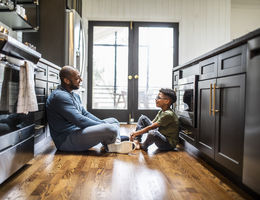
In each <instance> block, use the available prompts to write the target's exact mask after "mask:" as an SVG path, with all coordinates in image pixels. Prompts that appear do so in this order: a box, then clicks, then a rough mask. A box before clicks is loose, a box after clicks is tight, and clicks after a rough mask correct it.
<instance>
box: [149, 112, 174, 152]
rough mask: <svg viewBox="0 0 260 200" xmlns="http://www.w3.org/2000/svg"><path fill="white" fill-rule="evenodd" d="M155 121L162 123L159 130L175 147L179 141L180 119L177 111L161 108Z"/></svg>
mask: <svg viewBox="0 0 260 200" xmlns="http://www.w3.org/2000/svg"><path fill="white" fill-rule="evenodd" d="M153 122H157V123H158V124H159V125H160V127H159V132H160V133H161V134H163V135H164V136H165V137H166V138H167V139H168V141H169V143H170V144H171V145H172V147H173V148H175V147H176V145H177V143H178V142H179V119H178V116H177V115H176V113H175V112H174V111H173V110H172V109H168V110H166V111H163V110H160V111H159V112H158V114H157V115H156V117H155V118H154V120H153Z"/></svg>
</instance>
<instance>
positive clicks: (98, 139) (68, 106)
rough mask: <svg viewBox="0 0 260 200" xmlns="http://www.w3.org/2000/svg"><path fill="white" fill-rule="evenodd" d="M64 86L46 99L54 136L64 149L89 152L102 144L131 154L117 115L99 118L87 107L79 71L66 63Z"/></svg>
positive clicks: (108, 149) (113, 150)
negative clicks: (81, 91) (81, 93)
mask: <svg viewBox="0 0 260 200" xmlns="http://www.w3.org/2000/svg"><path fill="white" fill-rule="evenodd" d="M59 75H60V80H61V85H59V86H58V88H57V89H56V90H54V91H53V92H52V93H51V95H50V96H49V97H48V99H47V103H46V111H47V119H48V123H49V126H50V133H51V137H52V139H53V141H54V143H55V145H56V147H57V149H59V150H61V151H86V150H88V149H89V148H91V147H93V146H95V145H97V144H99V143H102V144H103V145H104V147H105V149H106V150H107V151H108V152H117V153H129V152H130V151H132V150H133V147H134V145H133V143H132V142H130V141H124V142H120V133H119V122H118V121H117V120H116V119H115V118H107V119H104V120H101V119H99V118H98V117H96V116H94V115H93V114H91V113H89V112H88V111H86V110H85V108H84V107H83V106H82V104H81V100H80V97H79V95H78V94H76V93H74V92H73V90H77V89H79V86H80V82H81V81H82V79H81V77H80V74H79V72H78V71H77V70H76V69H75V68H73V67H71V66H64V67H63V68H62V69H61V71H60V74H59Z"/></svg>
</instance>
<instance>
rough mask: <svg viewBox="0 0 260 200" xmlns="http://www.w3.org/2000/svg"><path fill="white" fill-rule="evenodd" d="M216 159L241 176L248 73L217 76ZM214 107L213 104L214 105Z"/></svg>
mask: <svg viewBox="0 0 260 200" xmlns="http://www.w3.org/2000/svg"><path fill="white" fill-rule="evenodd" d="M217 88H218V89H217V90H218V92H217V96H216V102H217V103H216V109H217V110H219V113H216V143H215V160H216V161H217V162H219V163H220V164H221V165H222V166H224V167H226V168H227V169H229V170H231V171H232V172H233V173H234V174H236V175H238V176H241V174H242V159H243V139H244V112H245V111H244V103H245V100H244V99H245V75H244V74H242V75H238V76H230V77H226V78H219V79H217ZM213 109H214V108H213Z"/></svg>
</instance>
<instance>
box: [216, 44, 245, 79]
mask: <svg viewBox="0 0 260 200" xmlns="http://www.w3.org/2000/svg"><path fill="white" fill-rule="evenodd" d="M245 71H246V45H242V46H239V47H236V48H234V49H231V50H229V51H226V52H224V53H222V54H220V55H219V57H218V77H221V76H227V75H232V74H238V73H243V72H245Z"/></svg>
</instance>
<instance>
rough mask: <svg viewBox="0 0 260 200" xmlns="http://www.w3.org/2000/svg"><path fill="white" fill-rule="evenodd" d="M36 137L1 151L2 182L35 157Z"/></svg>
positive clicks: (0, 171)
mask: <svg viewBox="0 0 260 200" xmlns="http://www.w3.org/2000/svg"><path fill="white" fill-rule="evenodd" d="M33 153H34V137H33V136H31V137H29V138H28V139H26V140H24V141H22V142H20V143H18V144H17V145H15V146H12V147H10V148H8V149H6V150H4V151H1V152H0V158H1V159H0V166H1V170H0V184H1V183H2V182H4V181H5V180H6V179H7V178H8V177H9V176H11V175H12V174H13V173H14V172H16V171H17V170H18V169H20V168H21V167H22V166H23V165H25V164H26V163H27V162H28V161H29V160H31V159H32V158H33Z"/></svg>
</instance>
